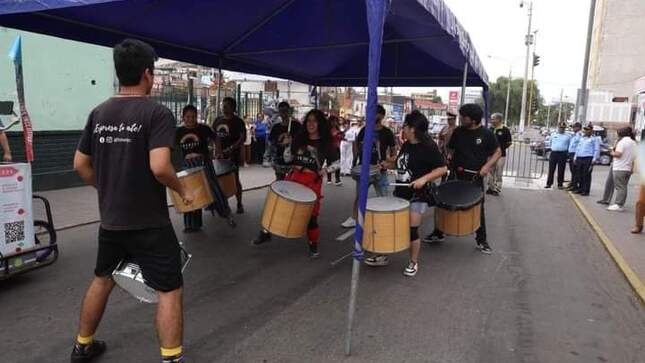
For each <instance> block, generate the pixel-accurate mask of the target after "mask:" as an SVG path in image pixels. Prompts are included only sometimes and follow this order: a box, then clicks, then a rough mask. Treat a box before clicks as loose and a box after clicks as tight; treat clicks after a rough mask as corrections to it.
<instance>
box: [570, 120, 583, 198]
mask: <svg viewBox="0 0 645 363" xmlns="http://www.w3.org/2000/svg"><path fill="white" fill-rule="evenodd" d="M572 128H573V135H572V137H571V142H570V143H569V171H570V172H571V183H570V184H569V187H568V188H567V190H575V189H579V188H580V178H579V177H578V174H576V166H575V163H574V162H573V159H574V158H575V156H576V149H577V148H578V144H579V143H580V139H581V138H582V131H581V130H582V124H580V122H576V123H575V124H573V126H572Z"/></svg>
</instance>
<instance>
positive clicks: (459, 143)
mask: <svg viewBox="0 0 645 363" xmlns="http://www.w3.org/2000/svg"><path fill="white" fill-rule="evenodd" d="M498 147H499V144H498V143H497V138H496V137H495V135H494V134H493V133H492V132H491V131H490V130H489V129H487V128H485V127H478V128H476V129H474V130H470V129H468V128H466V127H465V126H459V127H457V128H456V129H455V131H454V132H453V134H452V137H451V138H450V142H449V143H448V148H449V149H451V150H453V156H452V164H451V168H455V169H456V168H459V167H462V168H464V169H468V170H474V171H479V169H481V167H482V166H484V164H486V162H487V161H488V158H489V157H490V156H491V155H493V153H495V150H497V148H498Z"/></svg>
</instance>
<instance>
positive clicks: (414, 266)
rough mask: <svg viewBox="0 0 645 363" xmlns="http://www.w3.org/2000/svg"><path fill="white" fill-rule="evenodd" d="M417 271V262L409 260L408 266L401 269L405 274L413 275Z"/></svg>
mask: <svg viewBox="0 0 645 363" xmlns="http://www.w3.org/2000/svg"><path fill="white" fill-rule="evenodd" d="M417 271H419V264H418V263H414V262H412V261H410V263H408V267H406V268H405V270H403V274H404V275H405V276H414V275H416V274H417Z"/></svg>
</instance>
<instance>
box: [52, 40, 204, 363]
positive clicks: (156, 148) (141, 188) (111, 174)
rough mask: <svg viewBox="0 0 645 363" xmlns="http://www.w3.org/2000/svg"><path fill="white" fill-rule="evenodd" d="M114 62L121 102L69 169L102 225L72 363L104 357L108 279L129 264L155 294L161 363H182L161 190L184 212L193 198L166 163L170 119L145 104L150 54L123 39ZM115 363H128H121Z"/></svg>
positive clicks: (97, 119)
mask: <svg viewBox="0 0 645 363" xmlns="http://www.w3.org/2000/svg"><path fill="white" fill-rule="evenodd" d="M113 57H114V66H115V69H116V75H117V78H118V79H119V83H120V90H119V94H118V95H117V96H115V97H112V98H110V99H109V100H107V101H105V102H103V103H102V104H100V105H98V106H97V107H96V108H94V110H92V112H91V113H90V115H89V118H88V120H87V124H86V126H85V129H84V131H83V134H82V135H81V140H80V142H79V144H78V150H77V151H76V155H75V156H74V169H75V170H76V171H77V172H78V174H79V175H80V176H81V178H82V179H83V180H84V181H85V182H86V183H88V184H90V185H93V186H95V187H96V189H97V192H98V198H99V211H100V214H101V225H100V228H99V236H98V239H99V241H98V255H97V259H96V268H95V270H94V275H95V277H94V279H93V280H92V283H91V285H90V287H89V288H88V290H87V293H86V294H85V298H84V299H83V304H82V307H81V317H80V323H79V332H78V337H77V338H76V343H75V344H74V348H73V350H72V354H71V361H72V362H90V361H92V360H93V359H94V358H96V357H98V356H99V355H101V354H102V353H103V352H104V351H105V349H106V346H105V343H104V342H102V341H99V340H94V334H95V332H96V330H97V328H98V325H99V323H100V321H101V317H102V315H103V312H104V310H105V306H106V304H107V301H108V298H109V296H110V293H111V292H112V289H113V288H114V280H113V279H112V272H113V271H114V269H115V268H116V267H117V266H118V265H119V263H120V262H121V261H122V260H123V259H126V258H127V259H132V260H133V261H135V262H136V263H137V264H138V265H139V266H140V267H141V271H142V273H143V278H144V279H145V281H146V285H148V286H149V287H151V288H153V289H155V290H156V291H157V292H158V296H159V305H158V306H157V317H156V322H157V333H158V336H159V343H160V346H161V355H162V361H163V362H172V363H181V362H183V354H182V347H181V344H182V335H183V333H182V329H183V318H182V314H183V313H182V294H183V289H182V285H183V279H182V273H181V268H182V266H181V256H180V247H179V243H178V241H177V237H176V235H175V231H174V230H173V228H172V224H171V223H170V217H169V215H168V204H167V201H166V187H168V188H170V189H172V190H174V191H175V192H177V193H178V194H179V195H181V196H182V198H183V201H184V203H186V204H189V203H190V202H192V199H193V197H192V196H191V195H190V193H188V192H187V191H186V190H184V188H183V186H182V184H181V183H180V182H179V180H178V179H177V176H176V174H175V169H174V168H173V166H172V163H171V161H170V154H171V150H172V148H173V147H174V144H175V118H174V116H173V114H172V113H171V112H170V110H168V109H167V108H166V107H164V106H162V105H160V104H158V103H156V102H154V101H152V100H151V99H150V98H148V97H147V95H149V94H150V90H151V89H152V85H153V84H154V75H153V70H154V62H155V60H156V59H157V55H156V54H155V51H154V49H152V47H150V46H149V45H148V44H146V43H143V42H141V41H138V40H132V39H126V40H124V41H123V42H121V43H120V44H118V45H117V46H115V47H114V55H113ZM125 323H127V322H125ZM52 360H55V361H58V359H52ZM118 360H119V361H123V362H129V361H132V359H131V358H130V359H129V358H127V356H126V357H120V358H119V359H118Z"/></svg>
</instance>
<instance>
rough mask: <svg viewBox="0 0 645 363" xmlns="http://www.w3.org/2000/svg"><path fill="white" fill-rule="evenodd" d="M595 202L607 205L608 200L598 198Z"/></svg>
mask: <svg viewBox="0 0 645 363" xmlns="http://www.w3.org/2000/svg"><path fill="white" fill-rule="evenodd" d="M596 203H598V204H604V205H609V202H608V201H606V200H599V201H597V202H596Z"/></svg>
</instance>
